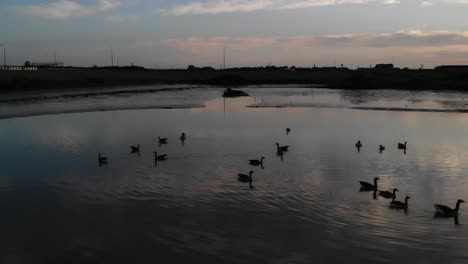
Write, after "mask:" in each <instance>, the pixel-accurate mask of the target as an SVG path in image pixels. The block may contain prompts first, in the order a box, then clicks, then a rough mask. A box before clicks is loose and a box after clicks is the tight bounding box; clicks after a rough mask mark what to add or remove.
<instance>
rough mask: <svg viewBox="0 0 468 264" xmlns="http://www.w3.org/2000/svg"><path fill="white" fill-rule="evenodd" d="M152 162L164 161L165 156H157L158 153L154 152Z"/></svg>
mask: <svg viewBox="0 0 468 264" xmlns="http://www.w3.org/2000/svg"><path fill="white" fill-rule="evenodd" d="M153 153H154V160H166V159H167V155H158V152H156V151H154V152H153Z"/></svg>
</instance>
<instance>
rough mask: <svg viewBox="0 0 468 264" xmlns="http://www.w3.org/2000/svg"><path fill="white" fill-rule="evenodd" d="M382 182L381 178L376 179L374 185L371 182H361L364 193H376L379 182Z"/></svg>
mask: <svg viewBox="0 0 468 264" xmlns="http://www.w3.org/2000/svg"><path fill="white" fill-rule="evenodd" d="M378 180H380V178H379V177H375V178H374V184H372V183H369V182H364V181H360V182H359V183H360V184H361V190H362V191H374V190H377V181H378Z"/></svg>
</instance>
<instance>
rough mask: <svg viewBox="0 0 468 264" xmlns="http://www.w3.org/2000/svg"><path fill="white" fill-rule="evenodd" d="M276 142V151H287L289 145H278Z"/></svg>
mask: <svg viewBox="0 0 468 264" xmlns="http://www.w3.org/2000/svg"><path fill="white" fill-rule="evenodd" d="M275 144H276V151H277V152H278V153H280V152H285V151H289V146H281V147H280V145H279V143H275Z"/></svg>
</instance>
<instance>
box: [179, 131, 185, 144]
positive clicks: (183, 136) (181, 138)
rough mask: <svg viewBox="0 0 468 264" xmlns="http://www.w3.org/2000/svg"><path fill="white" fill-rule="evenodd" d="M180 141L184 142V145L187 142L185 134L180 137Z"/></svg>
mask: <svg viewBox="0 0 468 264" xmlns="http://www.w3.org/2000/svg"><path fill="white" fill-rule="evenodd" d="M180 141H182V143H184V141H185V133H182V135H180Z"/></svg>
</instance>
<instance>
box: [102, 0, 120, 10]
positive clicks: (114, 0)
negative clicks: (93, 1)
mask: <svg viewBox="0 0 468 264" xmlns="http://www.w3.org/2000/svg"><path fill="white" fill-rule="evenodd" d="M98 4H99V9H100V10H102V11H105V10H110V9H114V8H117V7H119V6H121V5H122V3H121V2H120V1H119V0H98Z"/></svg>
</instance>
